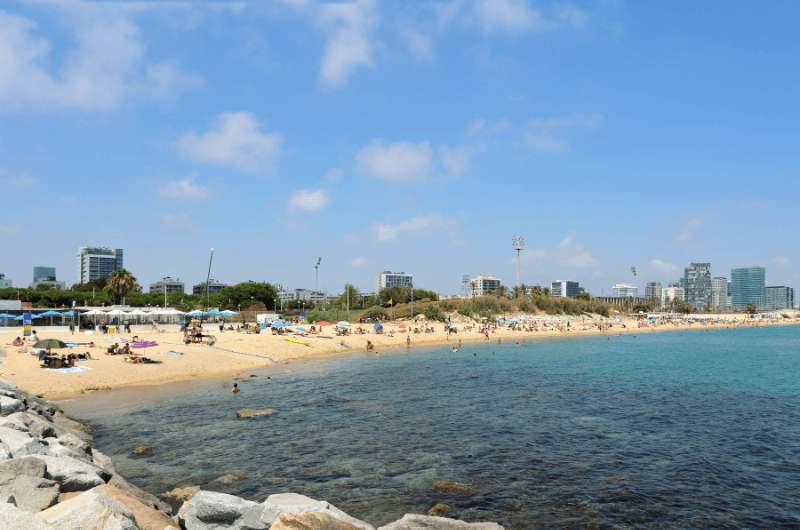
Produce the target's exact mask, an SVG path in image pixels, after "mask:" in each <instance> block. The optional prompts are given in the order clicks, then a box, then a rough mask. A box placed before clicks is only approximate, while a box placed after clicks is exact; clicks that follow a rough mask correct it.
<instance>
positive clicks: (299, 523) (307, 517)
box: [269, 512, 361, 530]
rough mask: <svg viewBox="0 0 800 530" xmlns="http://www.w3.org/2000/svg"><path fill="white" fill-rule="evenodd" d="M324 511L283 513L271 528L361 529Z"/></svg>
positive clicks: (304, 529) (288, 529)
mask: <svg viewBox="0 0 800 530" xmlns="http://www.w3.org/2000/svg"><path fill="white" fill-rule="evenodd" d="M360 528H361V527H358V526H353V525H352V524H350V523H348V522H346V521H342V520H341V519H337V518H336V517H333V516H332V515H330V514H327V513H324V512H306V513H282V514H280V515H278V518H277V519H276V520H275V522H274V523H272V526H270V527H269V530H360Z"/></svg>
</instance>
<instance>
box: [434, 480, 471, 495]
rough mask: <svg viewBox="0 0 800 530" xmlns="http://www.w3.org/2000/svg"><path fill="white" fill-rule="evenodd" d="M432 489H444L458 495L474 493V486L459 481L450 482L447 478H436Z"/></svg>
mask: <svg viewBox="0 0 800 530" xmlns="http://www.w3.org/2000/svg"><path fill="white" fill-rule="evenodd" d="M431 487H433V489H435V490H439V491H444V492H447V493H457V494H459V495H472V494H473V493H475V487H474V486H472V485H470V484H462V483H460V482H450V481H449V480H437V481H435V482H434V483H433V484H432V486H431Z"/></svg>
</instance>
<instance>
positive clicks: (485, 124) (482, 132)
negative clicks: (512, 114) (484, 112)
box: [467, 118, 511, 136]
mask: <svg viewBox="0 0 800 530" xmlns="http://www.w3.org/2000/svg"><path fill="white" fill-rule="evenodd" d="M510 128H511V124H510V123H509V121H508V120H506V119H502V120H497V121H495V122H489V121H488V120H486V119H485V118H475V119H474V120H472V122H471V123H470V124H469V127H468V128H467V135H469V136H493V135H495V134H499V133H501V132H504V131H507V130H508V129H510Z"/></svg>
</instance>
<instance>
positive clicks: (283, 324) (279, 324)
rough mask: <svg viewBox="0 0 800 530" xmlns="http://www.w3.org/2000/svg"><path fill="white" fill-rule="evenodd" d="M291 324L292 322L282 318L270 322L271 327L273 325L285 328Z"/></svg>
mask: <svg viewBox="0 0 800 530" xmlns="http://www.w3.org/2000/svg"><path fill="white" fill-rule="evenodd" d="M289 325H290V324H289V323H288V322H283V321H282V320H276V321H275V322H273V323H272V324H270V327H273V328H285V327H288V326H289Z"/></svg>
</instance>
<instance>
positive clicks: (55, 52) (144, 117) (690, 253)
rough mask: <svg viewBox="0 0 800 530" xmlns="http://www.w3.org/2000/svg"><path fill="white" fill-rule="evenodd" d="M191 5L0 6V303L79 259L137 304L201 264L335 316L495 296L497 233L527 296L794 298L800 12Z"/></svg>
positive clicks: (524, 5) (514, 1) (631, 6)
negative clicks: (388, 297) (373, 304)
mask: <svg viewBox="0 0 800 530" xmlns="http://www.w3.org/2000/svg"><path fill="white" fill-rule="evenodd" d="M489 3H493V4H494V5H495V7H497V6H500V7H506V8H508V9H506V10H500V11H497V10H495V11H491V10H488V11H487V10H482V9H480V6H484V5H488V4H489ZM212 4H213V3H204V2H194V3H190V2H169V3H163V5H160V4H159V3H147V2H136V3H125V2H119V3H115V4H114V5H110V4H104V5H98V4H90V3H87V2H77V1H76V2H49V1H46V0H45V1H42V2H23V1H11V2H7V3H5V4H4V5H3V7H2V8H0V22H1V23H2V27H4V28H6V29H7V30H8V31H6V32H4V33H3V35H0V54H5V56H8V57H16V58H18V60H17V61H14V62H11V63H3V64H2V65H0V116H2V118H3V119H2V120H0V189H2V190H3V191H4V193H7V194H8V195H9V196H11V197H13V198H18V199H19V200H12V201H8V204H6V205H5V208H4V210H3V212H2V214H0V245H2V248H3V249H4V250H5V251H4V252H3V259H2V260H0V272H2V273H5V274H6V275H7V277H8V278H10V279H12V280H13V281H14V284H15V285H27V284H28V283H29V278H30V270H31V267H32V266H33V265H41V264H45V265H48V266H54V267H56V269H57V270H58V271H60V272H59V280H63V281H66V282H67V284H72V283H75V281H76V280H77V279H76V278H74V277H73V276H72V275H73V274H74V272H73V271H74V261H73V259H74V258H73V256H74V253H75V249H76V248H78V247H79V246H81V245H84V244H88V243H98V244H102V245H108V246H111V247H113V248H123V249H125V251H126V255H125V267H126V268H128V269H130V270H131V271H133V272H134V273H135V275H136V276H137V278H138V279H139V282H140V283H141V284H142V285H143V286H146V285H148V284H149V283H152V282H155V281H157V280H158V279H160V278H162V277H163V276H172V277H176V278H182V279H184V280H185V282H186V284H187V285H193V284H195V283H198V282H201V281H203V280H204V279H205V266H206V263H207V255H208V249H209V248H210V247H214V248H215V249H216V250H217V253H216V255H215V262H214V272H213V275H214V276H215V277H218V278H219V279H220V281H224V282H226V283H236V282H239V281H245V280H249V279H252V280H266V281H272V282H276V283H282V284H284V285H287V286H295V287H306V288H313V286H314V270H313V264H314V261H315V259H316V258H317V256H324V258H325V259H324V262H323V263H322V265H321V268H320V276H319V278H320V279H319V286H320V289H325V290H327V291H329V292H333V291H337V290H340V289H341V288H342V286H343V284H344V283H346V282H351V283H354V284H355V285H356V286H357V287H359V288H360V289H362V290H372V285H373V284H374V275H375V274H376V272H377V271H381V270H386V269H390V270H407V271H411V272H412V273H413V274H414V275H415V284H416V285H418V286H419V287H424V288H430V289H434V290H437V291H440V292H443V293H451V294H457V293H459V292H460V291H461V290H462V287H461V280H460V278H461V277H462V276H463V275H464V274H469V275H473V276H474V275H476V274H489V275H494V276H497V277H498V278H500V279H501V280H502V281H503V284H504V285H513V284H515V283H516V259H515V253H514V251H513V249H512V248H511V237H512V236H513V235H519V236H522V237H524V238H525V245H526V250H524V251H523V253H522V257H521V260H520V261H521V262H520V269H521V280H522V281H523V282H524V283H525V284H531V285H532V284H539V285H543V286H547V285H550V283H551V282H552V281H554V280H556V279H559V278H566V279H575V280H578V281H580V283H581V285H582V286H585V287H586V288H587V290H589V291H591V292H593V293H597V294H603V293H604V294H610V290H611V286H612V285H613V284H615V283H631V282H632V281H633V279H632V278H631V276H630V273H629V270H630V267H631V266H636V267H637V268H638V269H639V271H640V274H639V278H638V279H637V280H636V282H635V283H637V285H638V287H639V289H640V293H641V292H642V290H643V287H644V283H645V282H647V281H659V282H661V283H662V285H663V286H667V285H668V284H669V283H670V282H673V281H676V280H678V279H679V278H680V276H681V271H682V269H683V267H685V266H686V264H689V263H691V262H711V263H712V267H713V271H715V274H716V273H722V274H724V275H725V276H728V275H729V274H730V270H731V269H734V268H737V267H747V266H750V265H752V264H759V265H761V266H764V267H766V268H767V269H768V271H769V277H768V282H769V284H771V285H787V286H792V285H797V284H798V280H800V268H798V263H800V250H798V249H797V248H796V246H794V245H790V244H787V241H786V237H785V234H790V233H793V232H795V231H796V230H797V228H798V224H799V223H800V222H799V221H797V220H796V219H795V218H794V216H789V215H787V214H786V212H790V211H793V207H794V206H795V204H796V199H795V197H797V196H798V191H799V190H798V184H797V183H796V179H795V178H794V176H795V173H796V171H797V163H796V157H795V155H794V152H795V144H796V139H797V132H796V125H795V124H796V122H797V118H798V114H799V113H800V111H798V109H797V105H796V103H795V98H794V87H795V86H796V85H797V81H798V78H799V77H800V73H797V72H796V71H794V70H793V69H791V68H786V64H791V61H793V60H794V57H795V56H796V52H797V48H798V44H797V43H796V42H795V41H796V39H795V38H794V28H793V27H792V26H791V25H790V24H789V21H790V20H794V19H796V16H797V15H798V14H800V6H795V5H790V4H787V5H781V6H773V8H772V9H771V10H769V11H767V10H764V11H756V12H752V11H751V10H746V9H744V8H742V7H736V6H729V5H728V4H727V3H725V4H723V3H719V4H717V5H718V6H719V8H718V9H713V8H711V7H710V8H709V9H708V10H704V11H703V12H702V13H696V16H695V17H693V18H692V19H688V18H686V17H682V16H681V12H682V11H684V9H680V8H678V7H676V5H675V4H670V5H644V4H641V3H633V2H580V3H575V4H574V5H573V4H564V3H561V2H537V3H533V2H525V1H522V0H495V1H494V2H478V1H475V2H418V3H413V4H406V3H403V4H397V3H394V4H393V3H382V2H378V1H368V0H362V1H358V2H351V3H347V2H345V3H337V4H335V5H334V4H330V3H326V2H314V1H311V0H308V1H302V2H298V1H295V2H289V1H286V2H271V3H266V4H268V5H265V3H260V2H247V1H244V2H239V3H231V4H227V5H225V6H222V5H219V4H217V5H216V6H215V5H212ZM684 5H685V9H689V8H691V7H692V4H689V3H688V2H687V3H685V4H684ZM445 7H446V8H447V9H444V8H445ZM497 13H505V14H506V15H507V16H498V15H497ZM221 27H225V28H226V29H225V31H221V30H220V28H221ZM709 32H711V33H712V34H713V37H714V38H712V39H709ZM175 35H178V36H179V37H180V38H174V36H175ZM297 35H303V36H304V38H302V39H298V38H297ZM342 39H344V41H345V42H352V43H356V44H357V46H355V47H347V46H343V45H342V44H343V40H342ZM347 39H350V40H347ZM752 49H757V50H759V52H760V53H753V52H752V51H751V50H752ZM752 71H757V72H758V73H759V75H758V76H752V75H749V74H748V73H747V72H752ZM78 73H80V74H81V75H84V76H86V78H85V79H84V81H85V83H78V82H77V81H76V75H77V74H78ZM721 87H724V90H723V89H721ZM100 153H101V154H102V156H99V154H100ZM565 189H568V190H570V193H564V190H565ZM687 190H691V193H687ZM653 197H657V200H653ZM775 227H780V230H776V229H775Z"/></svg>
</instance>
